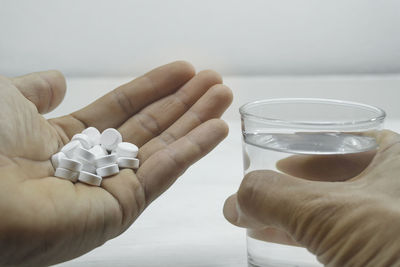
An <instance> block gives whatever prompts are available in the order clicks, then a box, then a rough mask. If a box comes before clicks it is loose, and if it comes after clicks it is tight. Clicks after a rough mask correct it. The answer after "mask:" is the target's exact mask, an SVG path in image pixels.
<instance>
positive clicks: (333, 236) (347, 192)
mask: <svg viewBox="0 0 400 267" xmlns="http://www.w3.org/2000/svg"><path fill="white" fill-rule="evenodd" d="M378 143H379V145H380V147H379V150H378V151H377V153H376V155H375V157H374V158H373V160H372V162H371V163H370V164H369V165H368V167H367V168H366V169H365V170H364V171H362V172H361V173H359V174H358V175H356V176H355V177H353V178H351V179H350V180H347V181H344V182H326V181H324V182H321V181H311V180H310V179H308V180H305V179H299V178H295V177H294V176H291V175H289V174H287V173H290V174H292V175H295V176H297V175H296V171H297V172H300V171H299V170H301V169H302V171H301V173H300V174H301V177H302V178H308V177H310V178H311V179H315V178H316V176H319V178H321V174H322V172H321V169H324V172H325V174H326V177H330V178H331V179H333V177H334V176H333V175H332V173H333V174H335V173H336V175H338V177H337V179H336V180H342V178H343V177H347V178H348V177H350V176H349V175H351V174H352V173H353V170H351V168H349V169H347V168H342V171H339V172H338V171H337V169H336V168H335V167H334V165H335V163H334V162H333V161H332V162H331V164H333V165H332V166H333V167H334V168H331V169H329V168H327V167H326V166H325V167H324V168H320V170H319V171H318V170H317V171H316V168H315V167H316V166H318V163H321V157H309V158H308V159H307V160H306V161H305V160H301V159H300V158H298V157H294V158H292V159H290V158H289V159H288V161H286V163H283V164H282V162H281V164H279V165H280V167H281V168H283V169H285V171H286V172H287V173H286V174H284V173H277V172H274V171H268V170H262V171H254V172H251V173H249V174H248V175H246V176H245V178H244V180H243V181H242V184H241V186H240V188H239V191H238V192H237V194H234V195H233V196H231V197H229V198H228V199H227V201H226V202H225V206H224V214H225V217H226V218H227V219H228V220H229V221H230V222H231V223H233V224H235V225H237V226H240V227H246V228H251V229H256V230H261V231H262V230H263V229H267V228H268V227H271V226H272V227H275V228H278V229H282V230H284V231H285V232H287V233H288V234H289V238H290V239H294V241H295V242H297V243H299V244H300V245H302V246H304V247H306V248H308V249H309V250H310V251H311V252H312V253H314V254H315V255H316V256H317V257H318V260H319V261H320V262H321V263H323V264H325V265H327V266H400V256H399V255H400V205H399V203H400V201H399V200H400V181H399V176H400V136H399V135H398V134H396V133H393V132H390V131H383V132H382V133H381V135H380V136H379V137H378ZM368 158H371V155H370V154H369V155H368V153H367V154H363V155H362V157H361V158H360V159H359V164H360V165H357V164H355V166H364V167H365V165H366V162H368ZM289 160H291V163H292V166H291V167H290V164H289ZM352 160H354V158H353V159H352ZM296 165H297V166H296ZM299 166H302V167H306V168H301V167H299ZM310 166H313V167H314V168H310ZM346 169H347V172H348V173H347V174H346V173H344V172H345V171H343V170H346ZM340 176H341V177H340ZM280 238H283V237H280ZM286 243H290V241H288V242H286Z"/></svg>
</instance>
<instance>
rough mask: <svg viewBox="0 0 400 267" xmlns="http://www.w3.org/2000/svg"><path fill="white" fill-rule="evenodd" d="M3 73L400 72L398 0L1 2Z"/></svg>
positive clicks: (0, 49) (0, 53) (250, 73)
mask: <svg viewBox="0 0 400 267" xmlns="http://www.w3.org/2000/svg"><path fill="white" fill-rule="evenodd" d="M0 33H1V36H0V73H2V74H6V75H15V74H19V73H25V72H30V71H33V70H42V69H48V68H57V69H60V70H62V71H63V72H65V73H66V74H67V75H79V76H82V75H83V76H85V75H92V76H93V75H94V76H104V75H106V76H115V75H134V76H137V75H139V74H141V73H142V72H143V71H144V70H147V69H149V68H151V67H154V66H157V65H160V64H162V63H166V62H169V61H172V60H175V59H186V60H189V61H191V62H193V63H194V64H195V65H196V66H198V67H199V68H214V69H216V70H218V71H220V72H222V73H223V74H225V75H228V74H229V75H244V74H245V75H256V74H257V75H271V74H281V75H282V74H283V75H291V74H332V73H334V74H343V73H344V74H348V73H398V72H399V70H400V49H399V47H400V1H397V0H384V1H376V0H335V1H321V0H250V1H245V0H196V1H191V0H168V1H162V0H146V1H139V0H133V1H132V0H131V1H128V0H113V1H108V0H86V1H80V0H68V1H67V0H59V1H53V0H35V1H30V0H1V1H0Z"/></svg>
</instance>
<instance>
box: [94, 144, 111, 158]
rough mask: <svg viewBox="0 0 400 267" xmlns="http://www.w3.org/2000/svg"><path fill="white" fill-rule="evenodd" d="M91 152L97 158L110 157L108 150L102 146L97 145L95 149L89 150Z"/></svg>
mask: <svg viewBox="0 0 400 267" xmlns="http://www.w3.org/2000/svg"><path fill="white" fill-rule="evenodd" d="M89 151H90V152H92V153H93V154H94V155H95V157H96V158H98V157H102V156H105V155H108V152H107V150H106V149H105V148H104V147H102V146H101V145H95V146H94V147H92V148H91V149H89Z"/></svg>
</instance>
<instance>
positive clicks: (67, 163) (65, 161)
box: [58, 158, 82, 172]
mask: <svg viewBox="0 0 400 267" xmlns="http://www.w3.org/2000/svg"><path fill="white" fill-rule="evenodd" d="M58 168H63V169H67V170H70V171H73V172H79V171H80V170H81V169H82V163H80V162H79V161H76V160H73V159H69V158H62V159H60V162H59V163H58Z"/></svg>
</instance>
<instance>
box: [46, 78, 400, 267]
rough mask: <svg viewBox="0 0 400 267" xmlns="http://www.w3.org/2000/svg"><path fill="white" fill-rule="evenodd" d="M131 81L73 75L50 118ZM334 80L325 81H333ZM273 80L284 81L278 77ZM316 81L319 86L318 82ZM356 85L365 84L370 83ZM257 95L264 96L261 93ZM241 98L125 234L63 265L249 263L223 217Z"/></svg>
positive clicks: (235, 178)
mask: <svg viewBox="0 0 400 267" xmlns="http://www.w3.org/2000/svg"><path fill="white" fill-rule="evenodd" d="M285 79H286V78H285ZM126 80H127V79H123V78H115V79H72V80H70V81H69V87H70V89H69V91H68V94H67V96H66V99H65V103H64V104H62V105H61V107H60V108H59V109H57V110H56V111H54V112H53V113H51V114H49V116H48V117H51V116H56V115H60V114H64V113H66V112H71V111H72V110H74V109H76V108H79V107H81V106H83V105H85V104H87V103H88V102H89V101H92V100H93V99H94V98H95V97H97V96H100V95H102V94H103V93H105V92H106V91H107V90H109V89H112V88H113V87H114V86H115V85H117V84H119V83H121V82H122V81H126ZM228 81H231V83H233V85H232V84H230V85H231V87H234V85H235V83H236V84H237V85H240V84H243V83H245V84H247V85H249V84H250V85H251V83H252V82H253V85H254V84H260V83H261V85H265V84H267V85H268V84H269V83H270V81H269V80H265V82H264V83H263V82H260V80H259V78H255V79H254V80H252V79H249V78H246V79H244V80H243V79H236V80H235V79H231V80H229V79H228ZM283 82H287V81H286V80H285V81H283ZM331 82H332V81H328V82H322V84H324V83H326V84H328V85H329V84H331ZM384 82H386V83H388V81H384ZM273 83H274V84H279V80H274V81H273ZM301 83H303V87H304V86H308V85H309V83H305V84H304V81H303V82H300V84H301ZM312 83H314V86H315V82H312ZM320 83H321V81H320ZM343 83H344V84H346V82H343ZM352 83H354V80H353V81H352ZM356 83H357V82H356ZM389 83H390V84H391V86H392V88H394V87H395V86H394V85H399V86H400V81H399V80H398V79H396V80H395V81H389ZM295 84H296V83H294V85H295ZM317 84H318V83H317ZM336 84H337V81H336ZM357 84H360V86H362V87H365V86H366V84H368V82H365V81H362V82H361V83H357ZM378 84H379V83H378ZM290 85H291V86H293V82H290ZM373 85H374V86H375V85H376V81H375V82H374V83H373ZM71 87H72V88H71ZM355 87H357V86H355ZM275 88H276V87H275ZM235 90H237V89H234V93H235V95H243V92H241V93H240V92H239V93H238V92H237V91H235ZM82 93H83V94H82ZM255 95H257V97H259V96H260V92H258V93H257V94H255ZM288 96H290V95H288ZM295 96H298V94H297V95H295ZM264 97H269V96H268V95H266V96H264ZM386 97H387V96H386ZM241 100H243V98H242V99H241V98H240V97H239V99H237V98H236V100H235V102H234V104H233V107H234V109H235V110H230V111H228V115H226V116H225V117H226V118H227V119H228V123H229V126H230V133H229V136H228V137H227V139H225V140H224V141H223V142H222V144H221V145H220V146H218V147H217V148H216V149H215V150H214V151H212V152H211V153H210V154H209V155H208V156H206V157H205V158H203V159H201V160H200V161H199V162H198V163H196V164H195V165H194V166H192V167H191V168H189V169H188V170H187V171H186V173H185V174H184V175H182V176H181V177H180V178H179V179H178V180H177V181H176V183H175V184H174V185H173V186H172V187H171V188H170V189H169V190H168V191H167V192H166V193H164V194H163V195H162V196H161V197H159V198H158V199H157V200H156V201H154V202H153V203H152V204H151V205H150V206H149V207H148V208H147V209H146V210H145V211H144V213H143V214H142V215H141V216H140V217H139V219H138V220H137V221H136V222H135V223H134V224H133V225H132V226H131V227H130V228H129V229H128V230H127V231H126V232H125V233H123V234H122V235H121V236H119V237H117V238H115V239H113V240H110V241H108V242H107V243H106V244H104V245H103V246H101V247H99V248H97V249H95V250H93V251H91V252H89V253H87V254H86V255H83V256H81V257H79V258H77V259H74V260H71V261H69V262H65V263H62V264H59V265H58V266H60V267H61V266H62V267H67V266H114V267H116V266H140V267H142V266H143V267H150V266H154V267H155V266H193V267H200V266H219V267H225V266H226V267H228V266H229V267H236V266H238V267H239V266H246V265H247V261H246V244H245V230H243V229H239V228H236V227H234V226H232V225H230V224H229V223H228V222H226V221H225V219H224V217H223V215H222V207H223V203H224V201H225V199H226V197H228V196H229V195H230V194H232V193H234V192H235V191H236V190H237V188H238V186H239V184H240V182H241V179H242V158H241V133H240V121H239V120H238V116H237V109H236V108H237V106H238V104H239V103H240V102H241ZM399 109H400V108H399ZM386 126H387V128H390V129H393V130H400V121H399V120H393V119H392V120H389V121H388V122H387V123H386Z"/></svg>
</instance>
